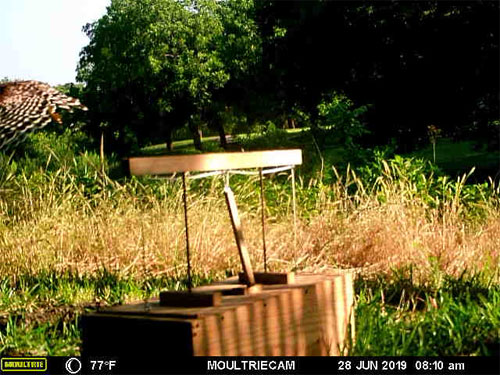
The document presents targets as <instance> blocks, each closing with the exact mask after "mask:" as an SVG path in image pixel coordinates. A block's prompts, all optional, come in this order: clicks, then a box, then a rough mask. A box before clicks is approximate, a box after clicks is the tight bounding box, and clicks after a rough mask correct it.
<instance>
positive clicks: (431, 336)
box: [0, 131, 500, 355]
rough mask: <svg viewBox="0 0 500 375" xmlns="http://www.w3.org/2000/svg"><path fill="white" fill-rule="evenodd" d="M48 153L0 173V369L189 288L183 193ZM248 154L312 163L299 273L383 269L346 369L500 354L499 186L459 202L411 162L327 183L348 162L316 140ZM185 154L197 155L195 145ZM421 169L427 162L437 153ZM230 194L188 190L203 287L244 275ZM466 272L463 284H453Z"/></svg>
mask: <svg viewBox="0 0 500 375" xmlns="http://www.w3.org/2000/svg"><path fill="white" fill-rule="evenodd" d="M39 138H40V139H41V140H42V141H43V142H40V139H39V142H38V143H37V144H38V145H39V147H38V148H35V149H34V150H35V151H36V153H35V155H34V156H33V157H32V158H18V159H16V160H15V161H14V160H10V159H9V158H7V157H4V158H0V162H1V163H2V166H3V167H4V168H0V220H1V221H0V244H1V246H2V250H3V256H4V258H3V262H4V263H3V268H2V270H3V274H1V275H0V355H10V354H26V355H29V354H31V355H47V354H49V355H78V354H79V350H80V349H79V347H80V344H81V341H80V340H81V338H80V331H79V329H80V327H79V323H78V322H79V317H80V316H81V314H83V313H84V312H85V311H91V310H95V309H96V308H97V306H98V305H99V306H108V305H114V304H119V303H127V302H128V301H132V300H144V299H146V298H150V297H156V296H157V295H158V293H159V292H160V291H161V290H164V289H174V290H175V289H183V288H185V286H186V282H185V280H184V279H182V278H179V276H178V275H181V274H183V272H184V271H183V270H184V268H183V266H182V265H183V264H184V263H183V262H184V255H183V254H184V252H183V247H184V245H183V231H182V219H180V218H181V215H180V213H181V211H180V209H179V207H180V206H181V203H180V202H181V200H180V194H179V192H180V190H179V186H178V184H177V185H176V184H175V183H174V184H169V183H165V182H164V181H159V180H154V179H149V178H144V179H129V180H127V179H123V180H120V181H111V180H110V179H109V178H108V177H107V176H106V175H105V174H104V173H102V172H101V169H100V168H99V163H100V160H99V157H98V156H97V155H96V154H93V153H88V154H87V153H85V154H82V155H77V156H75V152H74V150H71V149H69V148H68V149H67V148H66V147H65V148H64V149H63V150H62V151H61V150H59V151H57V150H55V151H53V149H52V148H50V144H51V143H53V142H54V140H53V139H52V138H50V137H49V136H48V135H47V136H40V137H39ZM35 140H36V138H35ZM68 142H69V141H68ZM217 142H218V140H217V139H210V140H209V141H208V142H207V149H208V148H209V147H208V146H209V145H210V144H212V145H213V147H218V146H217ZM238 142H240V143H241V144H242V145H243V146H244V147H245V148H246V149H247V148H248V149H258V148H266V147H269V148H272V147H300V146H304V147H305V149H306V151H305V152H304V165H303V166H302V167H301V173H299V174H298V179H297V201H298V205H299V210H298V211H299V218H298V219H299V239H300V240H301V242H300V246H301V247H300V248H299V251H302V253H301V254H300V258H301V261H302V262H303V264H304V265H306V266H310V267H314V266H316V267H318V269H321V267H323V266H328V267H337V266H339V265H340V266H345V267H349V268H351V267H359V268H364V267H365V266H372V265H375V266H380V265H382V268H381V269H383V272H382V271H380V272H379V274H378V276H377V277H374V276H368V274H364V276H363V277H360V278H359V279H358V280H357V281H356V295H357V297H356V302H357V304H356V341H355V345H354V346H353V348H352V350H351V353H350V354H354V355H493V354H495V353H496V352H495V350H497V348H498V344H499V342H500V338H499V336H500V332H499V327H500V316H499V315H500V282H499V267H498V248H499V247H498V246H499V245H500V243H499V242H498V238H500V235H499V233H500V225H499V224H498V218H499V217H500V213H499V208H500V203H499V191H500V190H499V189H498V186H495V185H493V184H491V185H488V184H486V185H485V184H481V185H479V184H477V185H474V184H471V185H468V186H465V185H464V183H462V182H457V181H454V180H450V179H446V178H444V177H442V176H437V175H436V174H433V173H434V172H433V171H431V169H429V168H430V167H429V166H428V164H426V163H422V162H416V161H415V160H411V159H408V158H401V157H398V158H394V159H392V160H386V159H380V160H371V161H367V163H366V165H365V169H364V170H360V169H357V170H356V171H353V170H352V169H350V170H349V171H347V172H345V173H340V172H338V171H337V170H333V169H332V168H331V167H332V165H336V164H337V163H342V162H343V161H344V158H345V155H344V154H343V153H342V150H341V148H339V147H336V146H334V145H333V146H329V145H326V144H321V140H316V139H314V138H313V137H312V136H311V134H310V132H308V131H287V132H285V131H273V132H269V133H267V134H264V135H256V134H254V135H250V136H242V137H241V138H239V139H238ZM438 142H442V143H438V148H437V154H438V163H442V164H441V166H442V165H446V163H448V164H449V165H450V167H452V166H454V163H455V162H457V160H458V161H460V160H462V159H464V160H476V159H474V158H477V160H479V161H480V162H481V163H483V164H481V165H485V164H487V163H489V160H490V161H491V160H493V157H492V156H489V155H485V154H484V153H478V154H477V155H476V154H474V151H473V150H472V149H471V144H470V143H460V144H458V145H457V144H452V143H451V142H450V143H446V142H445V140H440V141H438ZM62 143H63V142H60V144H58V146H61V147H62ZM318 143H320V144H318ZM69 144H70V145H71V144H72V143H71V142H69ZM175 146H176V148H177V150H183V152H193V149H192V143H191V141H190V140H187V141H182V142H177V143H176V144H175ZM445 146H446V147H448V148H449V149H448V151H447V152H448V154H445V153H444V151H445V150H447V149H446V147H445ZM55 147H56V146H54V148H55ZM157 147H160V146H157ZM161 147H163V145H161ZM461 147H462V148H461ZM152 150H153V152H156V151H155V148H154V147H153V148H152ZM441 151H443V156H442V157H441V158H440V153H441ZM415 155H417V156H419V155H420V156H423V157H427V158H429V149H427V150H422V151H421V153H420V154H418V153H417V154H415ZM445 155H448V156H446V158H445ZM460 158H462V159H460ZM305 170H307V171H308V173H309V175H308V176H309V177H310V178H309V179H307V178H306V177H305V175H306V174H305V173H304V171H305ZM320 172H322V173H323V176H320V175H319V173H320ZM327 173H329V175H328V176H327ZM239 177H241V176H239ZM327 177H328V178H327ZM231 182H232V186H233V189H234V191H235V192H236V195H237V197H238V198H239V199H240V202H241V204H240V209H241V211H242V212H244V213H245V215H244V220H245V224H246V225H247V226H246V227H245V230H246V232H245V233H251V235H249V236H248V239H249V241H251V239H252V237H253V238H257V237H258V235H257V233H258V234H260V226H259V225H258V223H259V220H258V219H259V218H258V215H256V214H255V211H251V208H252V207H253V209H254V208H255V207H258V196H259V195H258V181H257V180H253V181H250V180H249V179H248V178H246V177H241V178H237V177H236V176H235V177H233V178H232V180H231ZM222 184H223V183H222V181H221V180H216V179H215V178H214V179H212V180H210V179H209V180H203V181H193V182H192V184H191V187H190V188H191V195H190V210H191V216H190V219H191V220H192V221H191V225H194V226H204V228H206V231H205V232H203V235H200V236H198V237H196V234H195V233H193V234H194V235H195V237H194V238H193V241H195V242H196V244H197V246H196V250H197V254H194V256H199V258H198V260H197V262H195V263H196V264H195V266H196V267H197V268H196V269H197V270H199V274H200V275H204V276H200V277H196V278H195V284H203V283H209V282H211V281H213V279H214V278H215V275H216V276H217V277H218V278H223V277H224V276H225V274H226V273H227V272H233V271H234V270H235V269H239V264H238V260H237V255H235V253H234V245H233V244H232V242H231V241H232V237H231V236H232V233H230V230H229V231H226V232H227V233H226V232H224V231H223V230H222V229H227V225H226V224H224V219H227V213H226V212H225V211H224V210H220V211H218V210H219V208H220V206H219V205H218V204H216V202H215V201H216V199H218V198H220V196H219V195H220V194H219V195H217V194H218V193H220V190H221V188H222ZM265 184H266V188H267V190H266V197H267V202H268V205H267V213H268V226H269V230H270V233H271V235H269V236H268V245H269V248H270V249H271V248H273V249H280V250H279V251H275V253H274V254H273V256H274V258H275V259H274V260H275V261H276V263H275V264H279V265H280V266H282V265H283V264H286V262H287V261H288V262H289V261H290V259H289V258H290V249H291V248H292V246H289V245H290V244H291V242H286V241H291V239H290V238H291V236H289V234H290V216H291V215H290V195H291V190H290V184H289V181H288V180H287V178H286V176H275V177H274V178H272V179H270V180H266V182H265ZM217 197H218V198H217ZM54 212H56V214H54ZM252 212H253V213H252ZM254 214H255V215H254ZM55 216H57V217H55ZM252 220H253V223H254V224H253V226H252V225H251V224H249V223H252ZM75 223H77V224H76V225H75ZM139 223H140V225H139ZM255 223H257V224H255ZM194 232H196V231H194ZM225 235H227V236H228V237H224V236H225ZM288 237H290V238H289V239H288V240H287V238H288ZM271 245H272V246H271ZM226 246H227V247H226ZM259 246H260V243H259ZM253 247H255V244H253ZM214 249H215V250H217V251H214ZM203 251H204V252H203ZM141 254H142V255H141ZM207 254H208V255H209V256H208V257H207ZM421 254H423V257H421V258H419V256H420V255H421ZM233 256H234V257H233ZM410 256H414V257H413V258H412V259H411V261H419V259H420V261H421V263H420V264H419V265H418V266H417V265H413V266H412V265H411V264H410V265H409V267H410V268H403V269H402V270H399V271H393V272H386V270H387V268H388V267H392V265H390V262H392V259H394V258H398V257H399V258H398V259H403V260H404V261H405V262H410V259H409V257H410ZM286 257H289V258H286ZM231 259H236V260H235V261H234V262H233V261H232V260H231ZM422 259H423V260H422ZM429 259H430V260H429ZM433 259H434V260H433ZM277 260H279V262H283V263H279V262H278V261H277ZM488 262H489V263H488ZM495 262H496V263H495ZM103 263H106V264H112V265H114V267H112V269H113V270H114V271H109V270H102V269H101V268H99V269H98V267H102V264H103ZM438 263H439V265H438ZM429 264H430V266H429ZM141 265H142V266H141ZM434 265H435V269H433V268H432V267H434ZM487 265H489V269H488V268H487V267H486V266H487ZM51 266H53V267H54V270H52V268H50V267H51ZM146 266H151V267H152V268H151V271H150V269H149V268H147V267H146ZM110 267H111V266H110ZM285 267H286V266H285ZM412 267H413V268H412ZM429 267H430V268H431V272H429ZM440 267H441V268H440ZM119 269H121V270H122V271H123V270H124V269H130V270H135V271H134V272H135V273H129V274H125V273H120V272H118V271H116V270H119ZM207 269H208V270H209V271H207ZM457 269H458V270H466V269H467V270H468V271H467V272H465V271H464V273H463V274H461V273H459V274H458V275H457V271H456V270H457ZM477 269H480V270H481V271H476V272H472V271H473V270H477ZM56 270H57V271H56ZM76 270H80V272H85V273H78V272H77V271H76ZM454 270H455V271H454ZM417 271H419V272H417ZM130 272H132V271H130ZM210 272H213V274H212V273H210ZM458 272H459V271H458ZM417 273H419V277H417V276H416V274H417ZM173 275H174V276H173Z"/></svg>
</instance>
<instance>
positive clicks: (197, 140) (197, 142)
mask: <svg viewBox="0 0 500 375" xmlns="http://www.w3.org/2000/svg"><path fill="white" fill-rule="evenodd" d="M189 130H191V133H192V134H193V143H194V148H196V149H197V150H199V151H203V145H202V144H201V138H202V132H201V129H200V126H199V125H198V124H196V123H194V122H192V121H189Z"/></svg>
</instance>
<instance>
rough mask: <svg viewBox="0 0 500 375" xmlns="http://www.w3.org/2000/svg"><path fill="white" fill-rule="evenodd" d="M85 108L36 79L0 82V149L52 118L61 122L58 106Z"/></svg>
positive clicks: (41, 126)
mask: <svg viewBox="0 0 500 375" xmlns="http://www.w3.org/2000/svg"><path fill="white" fill-rule="evenodd" d="M59 108H62V109H67V110H70V111H71V110H72V109H73V108H79V109H82V110H84V111H86V110H87V107H85V106H84V105H83V104H81V103H80V101H79V100H78V99H75V98H72V97H70V96H67V95H65V94H63V93H62V92H60V91H58V90H56V89H54V88H53V87H51V86H50V85H48V84H46V83H43V82H38V81H13V82H6V83H0V149H2V148H4V147H6V146H7V145H10V144H13V143H14V142H18V141H19V140H21V139H22V138H23V136H24V135H26V134H27V133H29V132H31V131H33V130H36V129H41V128H43V127H44V126H46V125H47V124H48V123H50V122H51V121H56V122H58V123H62V121H61V116H60V114H59V113H57V112H56V111H57V110H58V109H59Z"/></svg>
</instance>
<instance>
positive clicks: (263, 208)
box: [259, 168, 267, 272]
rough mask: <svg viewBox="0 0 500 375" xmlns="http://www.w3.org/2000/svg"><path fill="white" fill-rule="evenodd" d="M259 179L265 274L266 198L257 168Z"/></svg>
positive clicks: (265, 269) (262, 180)
mask: <svg viewBox="0 0 500 375" xmlns="http://www.w3.org/2000/svg"><path fill="white" fill-rule="evenodd" d="M259 177H260V218H261V222H262V247H263V249H264V272H267V246H266V197H265V196H264V178H263V177H262V168H259Z"/></svg>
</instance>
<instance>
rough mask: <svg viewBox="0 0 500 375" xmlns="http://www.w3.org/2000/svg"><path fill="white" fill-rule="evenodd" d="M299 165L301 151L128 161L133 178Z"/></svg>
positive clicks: (134, 159)
mask: <svg viewBox="0 0 500 375" xmlns="http://www.w3.org/2000/svg"><path fill="white" fill-rule="evenodd" d="M299 164H302V150H300V149H293V150H272V151H251V152H220V153H208V154H199V155H171V156H150V157H135V158H130V159H129V169H130V174H132V175H135V176H143V175H162V174H168V173H177V172H193V171H198V172H208V171H219V170H229V169H244V168H266V167H280V166H285V165H299Z"/></svg>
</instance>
